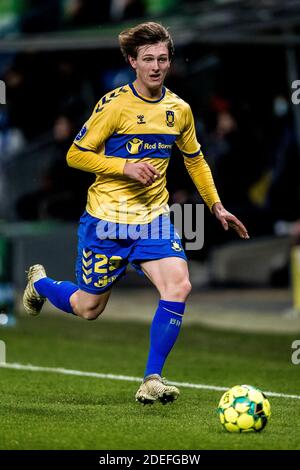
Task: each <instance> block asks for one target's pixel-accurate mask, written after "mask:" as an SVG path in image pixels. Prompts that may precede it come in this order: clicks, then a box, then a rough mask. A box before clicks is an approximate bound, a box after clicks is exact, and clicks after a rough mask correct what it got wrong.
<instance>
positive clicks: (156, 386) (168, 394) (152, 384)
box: [135, 374, 179, 405]
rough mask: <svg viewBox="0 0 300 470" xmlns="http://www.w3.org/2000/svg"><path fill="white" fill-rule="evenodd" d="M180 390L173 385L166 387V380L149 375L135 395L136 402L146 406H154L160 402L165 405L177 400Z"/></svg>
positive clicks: (158, 376)
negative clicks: (156, 402) (153, 404)
mask: <svg viewBox="0 0 300 470" xmlns="http://www.w3.org/2000/svg"><path fill="white" fill-rule="evenodd" d="M178 396H179V390H178V388H176V387H173V386H171V385H166V382H165V380H164V379H162V378H161V376H160V375H158V374H153V375H148V377H146V378H145V380H144V382H143V383H142V385H141V386H140V388H139V389H138V391H137V392H136V394H135V399H136V401H139V402H141V403H143V404H144V405H152V403H154V402H155V401H157V400H158V401H160V402H161V403H162V404H163V405H165V404H166V403H169V402H172V401H175V400H177V398H178Z"/></svg>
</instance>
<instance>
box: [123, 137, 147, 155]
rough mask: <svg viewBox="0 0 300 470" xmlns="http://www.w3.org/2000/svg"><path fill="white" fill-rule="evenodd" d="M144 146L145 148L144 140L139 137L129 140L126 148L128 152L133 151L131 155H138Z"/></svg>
mask: <svg viewBox="0 0 300 470" xmlns="http://www.w3.org/2000/svg"><path fill="white" fill-rule="evenodd" d="M142 148H143V141H142V140H140V139H138V138H137V137H135V138H134V139H131V140H129V141H128V142H127V144H126V150H127V152H129V153H131V155H136V154H137V153H140V151H141V150H142Z"/></svg>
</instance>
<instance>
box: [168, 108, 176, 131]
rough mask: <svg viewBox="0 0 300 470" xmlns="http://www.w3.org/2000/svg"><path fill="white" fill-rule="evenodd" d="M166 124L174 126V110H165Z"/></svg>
mask: <svg viewBox="0 0 300 470" xmlns="http://www.w3.org/2000/svg"><path fill="white" fill-rule="evenodd" d="M166 124H167V126H168V127H174V124H175V114H174V111H166Z"/></svg>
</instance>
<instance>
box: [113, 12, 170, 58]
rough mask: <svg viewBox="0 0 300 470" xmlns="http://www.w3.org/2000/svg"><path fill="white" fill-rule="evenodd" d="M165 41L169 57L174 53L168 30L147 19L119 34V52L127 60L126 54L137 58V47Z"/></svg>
mask: <svg viewBox="0 0 300 470" xmlns="http://www.w3.org/2000/svg"><path fill="white" fill-rule="evenodd" d="M159 42H165V43H166V44H167V47H168V50H169V58H170V59H171V58H172V56H173V54H174V44H173V39H172V37H171V35H170V33H169V31H168V30H167V29H166V28H164V26H162V25H161V24H159V23H154V22H152V21H149V22H147V23H141V24H139V25H137V26H135V27H134V28H130V29H126V30H125V31H122V32H121V33H120V34H119V43H120V48H121V52H122V54H123V56H124V58H125V60H126V62H128V56H131V57H133V58H134V59H136V58H137V53H138V48H139V47H141V46H146V45H148V44H157V43H159Z"/></svg>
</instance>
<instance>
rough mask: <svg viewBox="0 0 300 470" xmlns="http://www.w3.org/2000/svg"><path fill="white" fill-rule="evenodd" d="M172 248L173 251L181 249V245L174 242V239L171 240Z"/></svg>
mask: <svg viewBox="0 0 300 470" xmlns="http://www.w3.org/2000/svg"><path fill="white" fill-rule="evenodd" d="M172 250H174V251H182V248H181V246H180V245H179V243H178V242H176V241H175V240H174V241H172Z"/></svg>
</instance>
